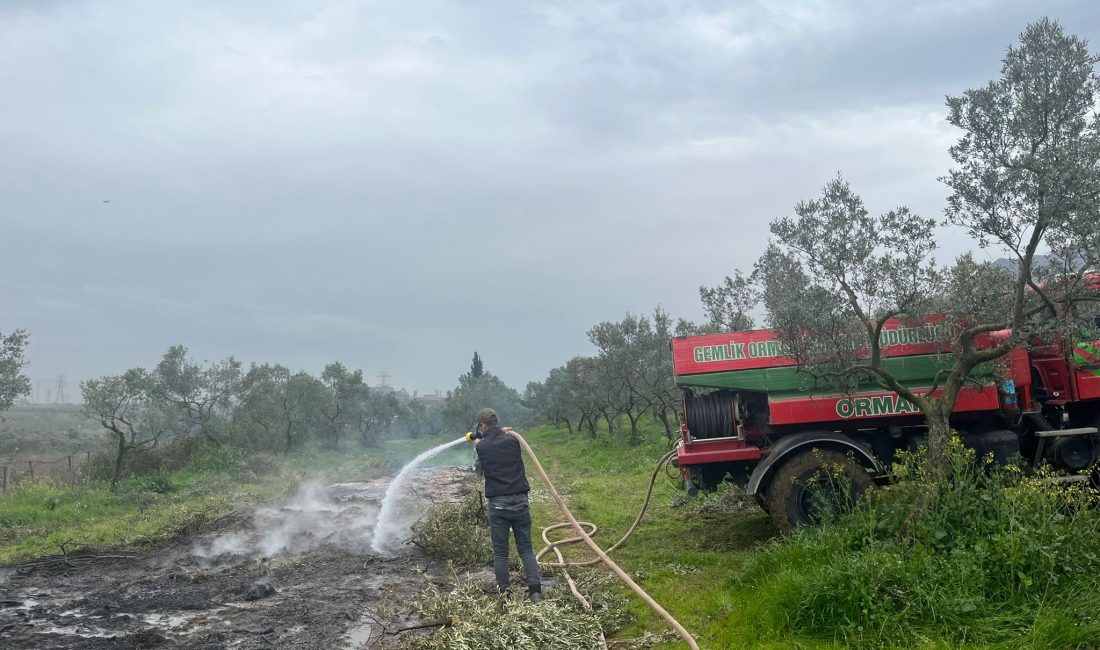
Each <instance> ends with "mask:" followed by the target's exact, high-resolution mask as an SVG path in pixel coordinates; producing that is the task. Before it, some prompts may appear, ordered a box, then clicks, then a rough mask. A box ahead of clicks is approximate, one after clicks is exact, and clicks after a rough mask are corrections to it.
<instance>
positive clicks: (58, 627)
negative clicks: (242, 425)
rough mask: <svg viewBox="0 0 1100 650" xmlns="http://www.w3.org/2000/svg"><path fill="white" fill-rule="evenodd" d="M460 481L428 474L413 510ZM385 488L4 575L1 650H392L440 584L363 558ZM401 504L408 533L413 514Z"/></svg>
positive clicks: (309, 495)
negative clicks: (418, 603) (427, 593)
mask: <svg viewBox="0 0 1100 650" xmlns="http://www.w3.org/2000/svg"><path fill="white" fill-rule="evenodd" d="M467 477H468V473H466V472H463V471H461V470H459V469H457V468H435V469H430V470H423V471H422V472H421V473H420V475H419V477H418V478H417V479H416V480H413V481H410V483H412V484H414V485H415V486H416V487H415V488H414V492H415V496H417V497H419V503H420V504H423V503H424V502H426V501H439V500H444V499H454V498H456V497H457V496H458V495H459V494H460V492H461V490H462V489H463V488H462V486H463V484H464V481H465V479H466V478H467ZM387 483H388V479H380V480H375V481H367V482H362V483H341V484H336V485H329V486H317V485H307V486H303V488H302V489H301V490H300V491H299V493H298V495H297V496H296V497H295V498H294V499H292V500H290V501H289V502H288V503H286V504H282V505H280V506H277V507H265V508H257V509H255V510H251V511H248V512H243V513H239V514H238V515H236V516H233V517H230V518H227V519H225V520H223V521H221V522H220V523H219V525H218V527H217V529H216V530H211V531H207V532H205V533H203V534H201V535H199V536H196V537H194V538H191V539H187V540H180V541H177V542H176V543H175V544H173V545H171V546H168V547H165V548H160V549H155V550H152V551H147V552H144V553H142V554H133V555H130V554H125V553H119V554H115V555H114V557H106V558H103V557H96V558H84V557H80V556H78V555H75V554H74V555H73V556H72V557H70V558H69V559H68V561H64V560H57V561H52V562H45V563H39V564H30V565H24V566H21V567H17V568H11V567H9V568H5V569H0V647H4V648H43V649H57V650H60V649H70V648H71V649H74V650H75V649H77V648H80V649H89V650H98V649H107V648H127V649H132V648H165V649H169V648H195V649H197V648H240V649H242V650H248V649H252V648H310V649H311V650H312V649H322V650H328V649H346V650H352V649H357V648H379V647H385V648H392V647H399V646H400V641H401V639H402V638H403V637H405V636H408V635H409V634H412V633H405V634H403V635H398V636H391V635H387V634H384V633H383V632H384V630H390V631H392V630H395V629H397V628H400V627H403V626H408V625H412V624H415V623H417V621H416V620H415V619H414V618H413V617H412V615H411V612H410V608H409V603H410V602H411V600H412V599H413V597H414V596H415V595H416V594H417V593H418V592H419V591H420V590H421V589H422V588H423V586H424V584H425V580H426V579H427V580H432V581H434V582H437V583H439V584H444V583H446V582H447V580H448V573H447V570H446V567H445V566H443V565H442V564H441V563H439V562H435V561H432V560H430V559H429V558H427V557H425V556H423V555H422V554H420V553H419V552H418V551H417V549H416V548H415V547H412V546H410V545H404V546H403V547H401V548H399V549H398V550H396V551H395V552H392V553H383V554H380V553H375V552H373V551H371V550H370V534H371V531H372V530H373V525H374V520H375V517H376V515H377V512H378V508H379V503H380V501H381V498H382V495H383V493H384V491H385V487H386V485H387ZM405 503H407V504H409V505H407V506H406V507H405V509H404V512H403V516H404V521H405V523H406V524H407V523H408V522H409V521H411V520H412V519H414V518H415V516H416V515H417V514H418V512H419V511H420V509H421V507H422V506H420V507H416V506H414V505H412V503H413V500H412V499H409V500H406V501H405ZM490 580H491V578H490Z"/></svg>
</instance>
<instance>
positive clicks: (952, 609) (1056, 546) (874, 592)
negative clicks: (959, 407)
mask: <svg viewBox="0 0 1100 650" xmlns="http://www.w3.org/2000/svg"><path fill="white" fill-rule="evenodd" d="M898 467H899V475H900V476H901V477H902V480H901V481H900V482H899V483H898V484H896V485H894V486H892V487H890V488H889V489H886V490H883V491H881V493H880V494H878V495H876V497H875V498H874V499H873V500H871V501H869V502H865V503H863V504H862V505H861V506H860V507H858V508H857V509H856V510H855V512H853V513H852V514H850V515H846V516H842V517H839V518H838V519H836V520H835V521H832V522H829V523H826V524H824V525H823V526H821V527H819V528H803V529H800V530H799V531H797V532H796V533H795V534H794V535H792V536H790V537H788V538H785V539H781V540H778V541H776V542H774V543H773V544H771V545H770V546H768V547H767V548H766V549H765V550H763V551H762V552H760V553H758V554H756V555H755V556H754V557H753V559H752V560H751V561H750V562H749V563H748V565H747V569H746V572H745V574H744V575H743V576H742V577H741V578H740V579H738V580H737V585H738V587H739V589H740V591H741V592H742V593H744V594H749V593H751V594H752V599H751V602H752V603H753V605H752V607H750V610H749V611H748V612H746V615H747V616H750V617H753V618H755V619H757V620H758V621H761V622H762V624H763V625H765V626H767V627H769V628H770V629H771V631H772V632H778V633H797V634H808V635H811V636H820V637H826V638H835V639H836V640H839V641H842V642H843V643H844V644H845V645H846V646H848V647H853V648H885V647H912V646H917V645H920V644H921V643H922V642H924V641H925V640H927V639H942V640H944V641H948V642H950V643H952V644H974V643H981V644H1006V645H1007V646H1009V647H1021V648H1024V647H1027V648H1040V647H1047V648H1062V647H1066V646H1067V645H1072V644H1078V643H1086V642H1092V641H1095V640H1096V639H1097V638H1100V616H1098V615H1096V614H1095V613H1094V612H1095V611H1096V607H1097V606H1098V605H1100V552H1097V551H1096V550H1094V548H1093V547H1094V546H1095V540H1096V539H1097V537H1098V535H1100V514H1098V513H1097V512H1096V511H1095V510H1093V509H1091V506H1092V504H1093V501H1094V499H1095V496H1096V494H1095V493H1094V491H1093V490H1092V489H1091V488H1089V487H1086V486H1084V485H1081V484H1075V485H1071V486H1065V485H1060V484H1056V483H1052V482H1043V481H1040V480H1035V479H1032V478H1026V477H1024V476H1023V475H1022V474H1021V473H1020V472H1019V471H1018V470H1016V469H1014V468H996V467H991V466H987V465H984V464H983V463H980V462H976V461H975V459H974V457H973V453H972V452H970V451H969V450H966V449H965V448H963V447H962V446H961V444H959V443H954V444H953V445H952V447H951V449H950V454H949V465H948V471H947V474H946V475H945V476H944V477H943V478H942V479H940V480H934V478H933V477H934V476H936V474H934V473H933V472H932V471H931V470H930V469H929V464H928V462H927V459H926V458H925V457H924V456H923V455H922V456H917V457H910V458H908V459H905V460H903V462H902V463H900V464H899V466H898ZM1062 620H1072V621H1073V625H1072V626H1071V627H1069V628H1060V627H1059V626H1058V625H1057V622H1059V621H1062Z"/></svg>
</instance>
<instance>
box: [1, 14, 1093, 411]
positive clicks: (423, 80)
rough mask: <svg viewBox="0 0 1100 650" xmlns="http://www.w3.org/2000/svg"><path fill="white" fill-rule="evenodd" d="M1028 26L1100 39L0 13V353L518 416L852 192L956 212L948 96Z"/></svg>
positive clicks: (888, 28) (947, 241)
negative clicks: (320, 388)
mask: <svg viewBox="0 0 1100 650" xmlns="http://www.w3.org/2000/svg"><path fill="white" fill-rule="evenodd" d="M1041 15H1049V16H1051V17H1054V18H1058V19H1060V20H1061V21H1062V22H1063V24H1064V25H1065V26H1066V28H1067V30H1068V31H1070V32H1073V33H1076V34H1078V35H1080V36H1084V37H1086V38H1089V39H1090V40H1092V41H1093V42H1094V43H1098V44H1100V3H1097V2H1093V1H1092V0H1081V1H1078V2H1069V1H1066V2H1046V3H1036V2H1028V1H1001V2H998V1H995V0H976V1H971V0H945V1H934V2H917V1H914V2H905V3H901V2H881V1H867V2H839V1H838V2H831V1H829V0H821V1H806V2H777V1H772V2H765V1H760V2H747V1H745V2H725V3H718V2H691V3H688V2H684V3H675V2H645V1H640V0H623V1H621V2H607V3H603V2H594V1H592V0H579V1H576V2H574V1H561V2H543V3H537V2H501V1H499V0H474V1H458V0H451V1H445V0H402V1H401V2H364V1H350V0H347V1H345V0H333V1H328V2H310V1H304V0H279V1H275V0H262V1H261V0H255V1H248V2H244V1H235V2H224V1H223V0H189V1H188V2H167V1H164V2H154V1H152V0H130V1H110V0H102V1H80V0H74V1H64V0H49V1H48V0H0V88H2V94H0V98H2V100H0V237H2V241H3V245H2V246H0V331H2V332H4V333H7V332H8V331H10V330H12V329H14V328H25V329H27V330H29V331H30V333H31V337H32V338H31V346H30V350H29V353H30V358H31V366H30V367H29V369H28V374H29V375H30V376H31V377H32V378H34V379H36V380H41V381H42V385H43V388H42V393H43V399H44V397H45V390H46V387H47V385H48V384H49V382H51V380H52V378H54V377H55V376H56V375H57V374H59V373H65V374H66V376H67V377H68V381H69V384H68V389H67V392H68V393H69V396H70V397H76V395H77V394H78V390H77V388H76V385H75V384H76V382H77V381H79V380H80V379H85V378H89V377H94V376H98V375H102V374H107V373H115V372H120V371H122V370H124V369H126V368H129V367H133V366H151V365H154V364H155V363H156V361H157V360H158V359H159V357H160V355H161V354H163V352H164V351H165V350H166V349H167V348H168V346H170V345H173V344H176V343H183V344H184V345H186V346H187V347H188V348H189V349H190V350H191V352H192V354H193V355H194V356H195V357H196V358H198V359H210V360H213V359H218V358H222V357H225V356H228V355H235V356H237V357H238V358H240V359H242V360H244V361H246V362H250V361H275V362H281V363H283V364H286V365H289V366H291V367H293V368H295V369H305V370H309V371H311V372H318V371H320V369H321V368H322V367H323V366H324V364H325V363H326V362H329V361H332V360H341V361H343V362H344V363H345V364H347V365H349V366H352V367H355V368H362V369H363V370H364V371H365V372H366V374H367V375H368V377H371V378H373V377H374V376H375V375H376V374H377V373H378V372H380V371H386V372H388V373H389V374H390V375H391V376H392V379H391V383H394V384H396V385H398V386H403V387H406V388H408V389H409V390H410V391H411V390H420V391H421V392H425V391H430V390H433V389H437V388H439V389H447V388H450V387H452V386H453V385H454V384H455V381H456V378H457V376H458V375H459V374H460V373H461V372H463V371H464V370H465V369H466V368H467V367H468V365H469V360H470V356H471V355H472V353H473V351H474V350H477V351H479V352H480V353H481V355H482V357H483V358H484V360H485V365H486V368H487V369H488V370H490V371H492V372H495V373H497V374H498V375H500V376H501V377H503V378H504V379H505V380H506V381H507V382H509V383H511V384H513V385H515V386H517V387H519V388H521V389H522V386H523V384H525V383H526V382H527V381H529V380H532V379H538V378H541V377H543V376H544V375H545V373H546V371H547V370H548V369H549V368H551V367H552V366H556V365H560V364H561V363H563V362H564V361H565V360H566V359H568V358H569V357H571V356H574V355H577V354H586V353H589V352H590V351H591V349H590V347H589V345H588V342H587V338H586V335H585V332H586V330H587V329H588V328H589V327H590V326H591V325H592V324H594V323H596V322H598V321H601V320H607V319H614V318H618V317H621V316H622V315H623V314H624V313H625V312H626V311H628V310H630V311H649V310H651V309H652V308H653V307H654V306H655V305H657V304H658V303H659V304H661V305H663V306H664V307H665V308H666V309H668V310H669V311H671V312H672V313H673V314H674V315H677V316H684V317H687V318H692V319H698V318H701V317H702V312H701V308H700V306H699V301H698V291H697V288H698V286H699V285H700V284H714V283H717V282H718V281H720V280H721V278H722V277H723V276H724V275H726V274H728V273H730V272H731V271H732V270H733V269H735V268H737V267H746V268H747V267H749V266H751V264H752V262H753V260H754V259H755V258H756V257H757V256H758V255H759V253H760V252H761V251H762V250H763V247H764V245H765V242H766V239H767V234H768V233H767V223H768V221H769V220H770V219H773V218H775V217H778V216H782V215H785V214H789V213H790V210H791V207H792V206H793V205H794V203H795V202H797V201H798V200H799V199H803V198H809V197H812V196H814V195H815V194H816V193H817V192H818V190H819V188H820V187H821V186H822V185H823V184H824V183H825V182H826V181H827V180H828V179H829V178H830V177H831V176H832V175H833V174H834V173H835V172H837V171H838V170H840V171H843V172H844V174H845V175H846V176H847V177H848V178H849V179H850V181H851V182H852V183H853V185H854V187H855V189H856V190H857V191H858V192H860V193H861V194H863V196H864V198H865V200H866V202H867V204H868V207H869V208H870V209H871V210H872V211H874V212H881V211H885V210H888V209H890V208H892V207H895V206H896V205H899V204H905V205H909V206H910V207H911V208H912V209H914V210H915V211H917V212H918V213H920V214H925V215H937V216H938V215H940V214H942V209H943V206H944V202H945V197H946V194H947V192H946V190H945V188H944V187H943V186H942V185H941V184H940V183H938V182H937V180H936V178H937V177H938V176H940V175H941V174H943V173H944V172H945V171H946V170H947V169H948V164H949V159H948V156H947V147H948V146H949V145H950V144H951V143H952V142H953V140H954V139H955V138H956V137H957V134H956V133H955V132H954V131H953V129H952V128H951V127H950V126H948V125H947V124H946V123H945V122H944V114H945V111H944V106H943V98H944V96H945V95H946V94H958V93H960V92H962V91H963V90H965V89H967V88H970V87H974V86H977V85H981V84H984V83H985V82H986V81H988V80H989V79H991V78H993V77H995V76H996V75H997V73H998V71H999V66H1000V59H1001V57H1002V55H1003V53H1004V51H1005V48H1006V47H1007V46H1008V45H1009V44H1011V43H1013V42H1014V41H1015V40H1016V37H1017V35H1018V34H1019V32H1020V31H1022V30H1023V28H1024V26H1025V25H1026V24H1027V23H1028V22H1030V21H1032V20H1034V19H1036V18H1038V17H1040V16H1041ZM1094 48H1095V46H1094ZM107 201H109V202H107ZM963 248H965V242H964V241H963V238H960V237H958V236H946V237H944V251H943V254H945V255H951V254H954V253H956V252H958V251H960V250H962V249H963ZM374 381H376V380H374Z"/></svg>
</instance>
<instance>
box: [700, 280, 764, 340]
mask: <svg viewBox="0 0 1100 650" xmlns="http://www.w3.org/2000/svg"><path fill="white" fill-rule="evenodd" d="M699 300H700V301H702V303H703V311H705V312H706V314H707V323H706V324H705V325H704V326H703V327H702V328H699V329H703V330H705V331H710V332H741V331H744V330H751V329H752V328H753V326H754V325H755V322H754V320H753V318H752V315H751V313H750V312H751V311H752V309H753V307H755V306H756V305H757V303H759V302H760V295H759V293H758V291H757V289H756V284H755V282H754V281H753V278H752V277H751V276H748V275H745V274H744V273H742V272H741V271H735V272H734V274H733V277H730V276H726V277H725V279H724V280H723V281H722V284H720V285H718V286H716V287H699Z"/></svg>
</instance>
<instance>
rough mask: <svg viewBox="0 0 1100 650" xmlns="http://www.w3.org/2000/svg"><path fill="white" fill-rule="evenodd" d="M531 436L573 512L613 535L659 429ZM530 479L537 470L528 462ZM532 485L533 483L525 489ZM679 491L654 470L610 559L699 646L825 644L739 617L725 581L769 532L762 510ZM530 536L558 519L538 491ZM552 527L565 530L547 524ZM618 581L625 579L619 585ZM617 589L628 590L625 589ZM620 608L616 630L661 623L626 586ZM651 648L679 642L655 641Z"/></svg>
mask: <svg viewBox="0 0 1100 650" xmlns="http://www.w3.org/2000/svg"><path fill="white" fill-rule="evenodd" d="M526 438H527V439H528V441H529V442H530V443H531V446H532V448H533V449H534V450H535V453H536V454H538V456H539V460H540V461H541V462H542V464H543V467H545V468H546V470H547V473H549V474H550V478H551V480H552V481H554V484H555V486H556V487H557V489H558V491H559V492H561V493H562V495H563V496H564V497H565V499H566V500H567V501H568V502H569V505H570V509H571V510H572V511H573V514H574V516H576V517H577V518H578V519H580V520H582V521H591V522H593V523H595V524H596V525H597V526H599V532H598V533H597V535H596V540H597V541H598V542H600V544H601V545H602V546H604V547H606V546H608V545H610V544H612V543H614V542H615V541H616V540H618V538H619V537H620V536H622V534H623V533H624V532H626V530H627V528H629V527H630V524H631V523H632V522H633V520H634V517H635V516H636V515H637V513H638V509H639V508H640V507H641V503H642V498H643V497H644V493H645V488H646V485H647V484H648V481H649V477H650V474H651V473H652V471H653V466H654V465H655V464H656V462H657V460H658V459H659V458H660V457H661V456H662V455H663V454H664V453H665V452H666V451H667V450H668V447H667V445H666V443H665V442H664V437H663V435H659V434H658V433H657V432H656V430H653V429H649V430H647V435H646V436H645V438H644V442H643V444H641V445H639V446H637V447H633V448H631V447H627V446H625V445H623V443H622V441H621V440H616V441H609V440H607V438H606V434H603V433H601V434H600V437H599V438H598V439H596V440H593V439H592V438H591V437H589V436H588V434H587V433H584V434H574V435H570V434H569V433H568V432H566V431H564V430H560V429H554V428H550V427H541V428H538V429H535V430H533V431H531V432H529V433H528V434H527V435H526ZM528 474H529V477H530V481H531V484H532V486H537V485H539V480H538V478H537V476H536V475H535V474H534V472H533V471H532V470H531V468H530V467H529V468H528ZM534 494H535V495H538V494H539V492H538V490H536V491H535V493H534ZM683 495H684V493H683V492H682V491H680V490H679V489H678V488H677V487H675V486H674V485H673V484H672V482H671V481H670V480H669V479H667V478H665V477H663V476H662V477H659V478H658V480H657V485H656V487H655V489H654V496H653V501H652V503H651V504H650V510H649V513H648V514H647V515H646V519H645V521H644V522H643V523H642V525H641V526H640V527H639V529H638V530H637V532H635V534H634V536H633V537H631V539H630V540H629V541H628V542H627V544H626V545H624V546H623V547H621V548H620V549H618V550H617V551H616V552H615V553H614V558H613V559H614V560H615V561H616V562H617V563H618V564H619V565H620V566H621V567H622V568H623V569H624V570H625V571H626V572H627V573H629V574H630V575H631V576H632V577H633V578H634V579H635V581H637V582H638V584H639V585H641V586H642V588H643V589H645V590H646V591H647V592H648V593H649V594H650V595H651V596H653V598H655V599H656V600H657V601H658V602H659V603H661V604H662V606H664V607H665V609H667V610H668V611H669V613H671V614H672V615H673V616H674V617H676V619H677V620H679V621H680V623H681V624H683V625H684V626H685V627H686V628H687V629H688V630H689V631H690V632H691V633H692V634H693V635H695V638H696V640H697V641H698V643H699V644H700V647H702V648H746V647H755V648H776V649H778V648H796V647H802V648H830V647H838V646H832V645H829V644H826V643H822V642H820V641H813V640H804V641H800V640H797V639H791V638H767V637H766V636H764V635H762V634H760V633H759V631H758V630H756V629H755V628H754V626H753V625H751V622H748V621H741V620H740V618H741V612H742V611H743V609H744V603H743V602H742V601H741V600H739V597H738V596H737V595H736V594H735V593H734V591H733V589H732V588H731V578H732V577H733V576H736V575H737V574H738V573H739V572H740V570H741V567H742V565H743V564H744V562H745V561H746V559H747V558H748V557H749V556H750V554H751V553H752V552H753V549H754V548H756V547H757V546H758V545H760V544H762V543H764V542H767V541H768V540H769V539H771V538H772V537H773V536H774V535H775V534H776V533H775V529H774V528H773V526H772V524H771V521H770V520H769V519H768V517H767V516H766V515H765V514H764V513H763V512H751V514H745V513H741V514H736V515H734V514H724V513H709V512H700V508H699V503H698V502H693V501H687V502H684V501H685V500H684V496H683ZM532 516H533V519H534V532H533V536H534V537H535V538H536V547H538V546H539V545H540V544H539V540H538V535H539V531H541V529H542V527H543V526H546V525H549V524H552V523H556V522H558V521H563V519H562V516H561V515H560V514H559V511H558V509H557V506H556V505H555V504H554V503H553V502H552V501H550V500H549V497H548V496H545V499H543V498H536V502H535V503H533V504H532ZM556 532H558V534H559V537H560V536H566V535H565V534H563V533H564V532H565V531H556ZM565 554H566V556H567V557H571V558H573V559H578V558H588V557H591V556H590V554H588V553H586V551H585V550H584V549H583V548H582V545H575V546H571V547H568V549H567V550H566V551H565ZM624 590H625V587H624ZM627 593H630V592H629V591H628V592H627ZM629 602H630V606H629V607H630V611H631V613H633V614H634V616H635V618H636V622H635V623H633V624H631V625H629V626H627V627H626V628H624V629H622V630H619V631H618V632H616V634H615V637H616V638H628V637H637V636H641V635H642V634H643V633H644V632H646V631H649V632H664V631H666V630H668V629H669V628H668V625H667V624H666V623H665V622H664V621H663V620H662V619H660V618H659V617H658V616H657V615H656V614H655V613H654V612H653V611H652V610H650V609H649V607H648V606H647V605H645V603H643V602H642V601H641V600H640V599H638V598H637V597H636V596H633V595H632V594H631V595H630V597H629ZM652 647H654V648H682V647H685V646H684V644H682V643H679V642H677V643H665V644H659V645H655V646H652Z"/></svg>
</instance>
